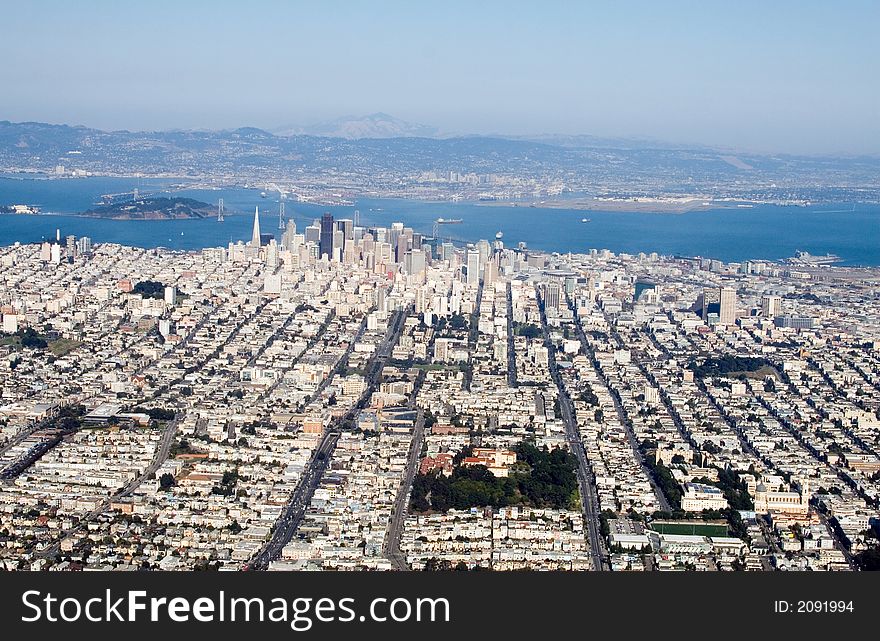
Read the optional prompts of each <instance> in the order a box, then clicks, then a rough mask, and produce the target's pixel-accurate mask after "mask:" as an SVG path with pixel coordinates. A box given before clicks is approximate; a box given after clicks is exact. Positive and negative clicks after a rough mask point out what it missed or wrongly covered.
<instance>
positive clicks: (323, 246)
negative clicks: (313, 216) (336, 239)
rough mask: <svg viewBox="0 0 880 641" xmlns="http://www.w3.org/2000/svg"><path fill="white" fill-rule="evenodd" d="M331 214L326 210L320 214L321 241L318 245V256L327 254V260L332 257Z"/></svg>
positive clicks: (332, 230) (321, 256)
mask: <svg viewBox="0 0 880 641" xmlns="http://www.w3.org/2000/svg"><path fill="white" fill-rule="evenodd" d="M333 232H334V229H333V214H331V213H330V212H327V213H326V214H324V215H323V216H321V241H320V246H319V247H318V257H319V258H323V257H324V256H327V259H328V260H331V259H332V258H333Z"/></svg>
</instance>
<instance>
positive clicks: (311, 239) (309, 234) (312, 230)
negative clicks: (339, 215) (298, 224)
mask: <svg viewBox="0 0 880 641" xmlns="http://www.w3.org/2000/svg"><path fill="white" fill-rule="evenodd" d="M305 240H306V242H307V243H319V242H321V226H320V225H318V224H314V225H309V226H308V227H306V229H305Z"/></svg>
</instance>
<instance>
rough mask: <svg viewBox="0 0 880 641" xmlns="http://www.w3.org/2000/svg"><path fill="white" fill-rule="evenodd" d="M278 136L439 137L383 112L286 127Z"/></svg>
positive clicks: (431, 130)
mask: <svg viewBox="0 0 880 641" xmlns="http://www.w3.org/2000/svg"><path fill="white" fill-rule="evenodd" d="M275 133H276V134H278V135H281V136H291V135H303V134H305V135H308V136H324V137H327V138H347V139H349V140H358V139H361V138H413V137H415V138H434V137H435V136H437V135H438V134H439V130H438V129H437V128H436V127H429V126H428V125H420V124H417V123H411V122H407V121H405V120H401V119H400V118H395V117H394V116H389V115H388V114H385V113H374V114H370V115H368V116H344V117H342V118H337V119H336V120H330V121H327V122H321V123H318V124H315V125H311V126H309V127H301V128H295V127H289V128H285V129H282V130H280V131H276V132H275Z"/></svg>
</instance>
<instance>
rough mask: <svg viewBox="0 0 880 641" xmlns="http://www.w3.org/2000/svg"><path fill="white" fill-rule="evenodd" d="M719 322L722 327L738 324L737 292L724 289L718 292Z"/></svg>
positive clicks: (730, 288)
mask: <svg viewBox="0 0 880 641" xmlns="http://www.w3.org/2000/svg"><path fill="white" fill-rule="evenodd" d="M718 302H719V305H718V322H719V323H721V324H722V325H733V324H735V323H736V290H735V289H733V288H732V287H722V288H721V290H720V291H719V292H718Z"/></svg>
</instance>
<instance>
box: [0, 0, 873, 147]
mask: <svg viewBox="0 0 880 641" xmlns="http://www.w3.org/2000/svg"><path fill="white" fill-rule="evenodd" d="M0 24H2V29H0V96H2V98H0V119H8V120H13V121H19V120H40V121H48V122H56V123H70V124H84V125H88V126H94V127H99V128H105V129H108V128H112V129H122V128H125V129H166V128H230V127H238V126H242V125H250V126H258V127H263V128H267V129H272V128H277V127H279V126H283V125H303V124H310V123H314V122H319V121H324V120H332V119H334V118H336V117H339V116H342V115H348V114H355V115H363V114H367V113H372V112H376V111H383V112H387V113H390V114H392V115H394V116H397V117H399V118H403V119H405V120H410V121H413V122H420V123H425V124H429V125H433V126H437V127H439V128H441V129H442V130H444V131H448V132H459V133H508V134H535V133H549V132H553V133H587V134H594V135H600V136H646V137H652V138H657V139H663V140H670V141H677V142H699V143H708V144H715V145H723V146H729V147H734V148H742V149H753V150H761V151H786V152H798V153H801V152H806V153H814V152H815V153H827V152H846V153H874V154H876V153H880V80H878V79H880V45H878V42H880V40H878V27H880V0H869V1H849V2H847V1H845V0H843V1H840V2H836V1H835V2H810V1H808V0H802V1H800V2H786V1H781V0H763V1H760V2H751V1H747V0H726V1H724V2H710V1H701V2H691V3H684V2H669V1H665V0H657V1H655V2H625V1H614V2H612V1H611V0H607V1H601V2H599V1H595V2H586V1H577V2H576V1H575V0H567V1H565V2H555V1H552V0H541V1H534V2H523V3H517V2H515V1H514V0H507V1H506V2H497V3H495V2H486V1H484V0H480V1H479V2H477V1H476V0H473V1H471V2H456V1H453V0H444V1H442V2H438V1H434V2H427V1H426V2H422V1H420V0H410V1H408V2H381V1H380V0H372V1H370V2H360V3H358V2H341V1H336V2H334V1H332V0H325V1H324V2H262V1H260V0H248V1H247V2H245V1H241V0H239V1H236V2H221V1H219V0H214V1H213V2H196V1H194V0H176V1H175V2H162V1H149V2H96V1H93V2H89V1H88V0H82V1H78V2H39V1H33V2H21V1H19V0H15V1H13V0H0Z"/></svg>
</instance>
